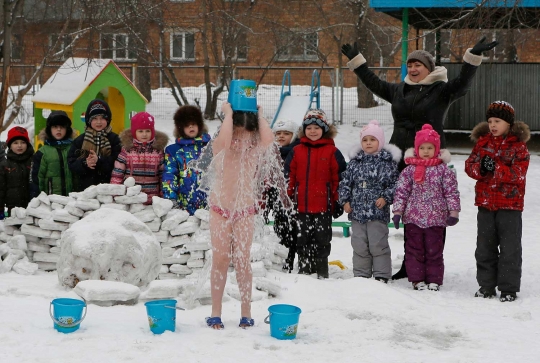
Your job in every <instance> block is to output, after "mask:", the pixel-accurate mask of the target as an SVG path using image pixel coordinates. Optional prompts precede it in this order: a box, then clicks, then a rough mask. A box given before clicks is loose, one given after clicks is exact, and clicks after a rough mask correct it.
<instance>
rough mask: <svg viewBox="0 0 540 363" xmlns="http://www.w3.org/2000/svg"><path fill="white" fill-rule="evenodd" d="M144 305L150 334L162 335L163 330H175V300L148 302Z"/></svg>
mask: <svg viewBox="0 0 540 363" xmlns="http://www.w3.org/2000/svg"><path fill="white" fill-rule="evenodd" d="M144 305H145V306H146V314H147V315H148V324H150V330H151V331H152V333H154V334H162V333H163V332H164V331H165V330H170V331H174V330H175V329H176V300H155V301H148V302H147V303H145V304H144Z"/></svg>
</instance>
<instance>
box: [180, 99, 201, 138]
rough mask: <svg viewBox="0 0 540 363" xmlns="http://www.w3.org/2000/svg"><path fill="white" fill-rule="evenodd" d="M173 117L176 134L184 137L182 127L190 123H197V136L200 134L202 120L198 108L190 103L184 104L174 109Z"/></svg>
mask: <svg viewBox="0 0 540 363" xmlns="http://www.w3.org/2000/svg"><path fill="white" fill-rule="evenodd" d="M173 119H174V126H176V131H177V134H178V135H180V136H181V137H186V135H185V134H184V128H185V127H186V126H188V125H189V124H191V123H195V124H197V127H198V128H199V134H198V135H197V136H201V135H202V133H203V129H204V120H203V115H202V112H201V109H200V108H198V107H196V106H192V105H184V106H182V107H180V108H179V109H178V110H176V112H175V114H174V117H173Z"/></svg>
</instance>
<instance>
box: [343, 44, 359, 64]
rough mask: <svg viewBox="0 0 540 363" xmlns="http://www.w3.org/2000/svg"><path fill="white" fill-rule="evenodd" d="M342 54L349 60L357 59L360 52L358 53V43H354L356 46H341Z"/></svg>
mask: <svg viewBox="0 0 540 363" xmlns="http://www.w3.org/2000/svg"><path fill="white" fill-rule="evenodd" d="M341 53H343V54H344V55H345V56H346V57H347V58H349V60H351V59H353V58H354V57H356V56H357V55H358V54H360V52H359V51H358V43H356V42H354V45H350V44H343V45H342V46H341Z"/></svg>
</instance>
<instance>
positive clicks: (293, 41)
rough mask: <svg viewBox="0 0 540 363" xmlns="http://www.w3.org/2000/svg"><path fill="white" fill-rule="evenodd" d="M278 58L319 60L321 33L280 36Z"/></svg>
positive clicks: (282, 59)
mask: <svg viewBox="0 0 540 363" xmlns="http://www.w3.org/2000/svg"><path fill="white" fill-rule="evenodd" d="M280 39H282V41H281V42H280V43H279V44H278V50H277V51H278V59H279V60H281V61H288V60H289V61H313V60H317V50H318V46H319V35H318V34H317V33H308V34H290V35H289V36H283V37H280Z"/></svg>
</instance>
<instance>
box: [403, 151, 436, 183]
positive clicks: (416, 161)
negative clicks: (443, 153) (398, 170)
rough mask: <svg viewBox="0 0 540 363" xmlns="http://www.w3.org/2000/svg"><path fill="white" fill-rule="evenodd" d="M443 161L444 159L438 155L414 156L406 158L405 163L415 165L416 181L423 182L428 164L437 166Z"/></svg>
mask: <svg viewBox="0 0 540 363" xmlns="http://www.w3.org/2000/svg"><path fill="white" fill-rule="evenodd" d="M442 162H443V161H442V159H439V158H437V157H435V158H432V159H427V160H425V159H420V158H418V157H412V158H406V159H405V164H407V165H415V166H416V167H415V169H414V175H413V177H414V181H415V182H417V183H418V184H422V183H423V182H424V177H425V176H426V167H428V166H436V165H439V164H441V163H442Z"/></svg>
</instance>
